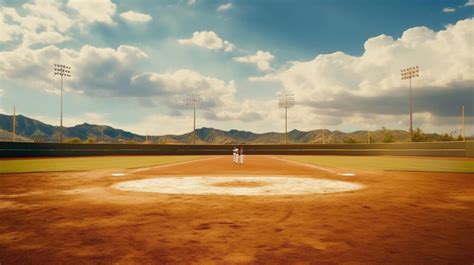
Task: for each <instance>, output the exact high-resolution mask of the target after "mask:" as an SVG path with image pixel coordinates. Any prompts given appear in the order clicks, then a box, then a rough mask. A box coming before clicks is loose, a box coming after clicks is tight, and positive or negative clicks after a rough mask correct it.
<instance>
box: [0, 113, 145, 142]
mask: <svg viewBox="0 0 474 265" xmlns="http://www.w3.org/2000/svg"><path fill="white" fill-rule="evenodd" d="M12 123H13V121H12V116H11V115H3V114H0V129H2V130H4V131H9V132H11V130H12ZM16 133H17V135H21V136H22V137H25V138H27V139H30V140H35V141H41V142H54V141H58V139H59V126H53V125H49V124H46V123H43V122H41V121H38V120H35V119H31V118H28V117H25V116H23V115H17V117H16ZM76 137H77V138H79V139H80V140H81V141H85V140H87V139H88V138H94V139H95V140H96V141H102V139H103V140H104V141H109V142H119V141H144V139H145V137H144V136H141V135H138V134H134V133H131V132H127V131H124V130H120V129H115V128H112V127H110V126H105V125H92V124H88V123H84V124H80V125H76V126H74V127H64V138H65V139H67V138H76ZM10 139H11V137H10Z"/></svg>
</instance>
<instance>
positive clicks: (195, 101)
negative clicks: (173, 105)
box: [186, 94, 202, 144]
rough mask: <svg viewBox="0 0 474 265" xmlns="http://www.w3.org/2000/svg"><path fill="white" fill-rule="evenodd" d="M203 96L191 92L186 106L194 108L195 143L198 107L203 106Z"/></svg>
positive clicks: (194, 140)
mask: <svg viewBox="0 0 474 265" xmlns="http://www.w3.org/2000/svg"><path fill="white" fill-rule="evenodd" d="M201 105H202V97H201V95H199V94H189V95H187V97H186V107H187V108H189V109H192V110H193V144H196V109H197V108H198V109H199V108H201Z"/></svg>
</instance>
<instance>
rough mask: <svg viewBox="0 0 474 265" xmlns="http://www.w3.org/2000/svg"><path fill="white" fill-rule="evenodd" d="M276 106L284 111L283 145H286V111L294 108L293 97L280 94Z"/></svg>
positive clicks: (283, 93)
mask: <svg viewBox="0 0 474 265" xmlns="http://www.w3.org/2000/svg"><path fill="white" fill-rule="evenodd" d="M278 106H279V107H280V108H282V109H285V144H288V109H289V108H292V107H294V106H295V95H294V94H292V93H288V92H282V93H281V94H280V99H279V100H278Z"/></svg>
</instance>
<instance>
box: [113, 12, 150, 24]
mask: <svg viewBox="0 0 474 265" xmlns="http://www.w3.org/2000/svg"><path fill="white" fill-rule="evenodd" d="M120 17H121V18H123V19H125V20H126V21H129V22H135V23H146V22H149V21H150V20H151V16H150V15H148V14H143V13H139V12H135V11H131V10H130V11H127V12H124V13H121V14H120Z"/></svg>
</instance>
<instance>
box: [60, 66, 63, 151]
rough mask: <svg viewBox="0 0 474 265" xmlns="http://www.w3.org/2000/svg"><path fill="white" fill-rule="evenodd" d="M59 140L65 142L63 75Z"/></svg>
mask: <svg viewBox="0 0 474 265" xmlns="http://www.w3.org/2000/svg"><path fill="white" fill-rule="evenodd" d="M59 142H60V143H62V142H63V75H61V121H60V128H59Z"/></svg>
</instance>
